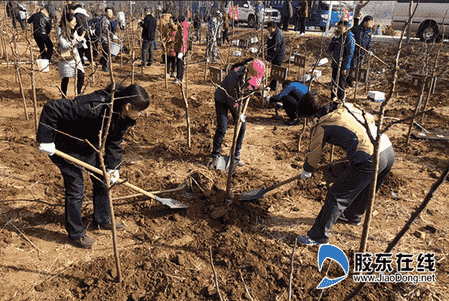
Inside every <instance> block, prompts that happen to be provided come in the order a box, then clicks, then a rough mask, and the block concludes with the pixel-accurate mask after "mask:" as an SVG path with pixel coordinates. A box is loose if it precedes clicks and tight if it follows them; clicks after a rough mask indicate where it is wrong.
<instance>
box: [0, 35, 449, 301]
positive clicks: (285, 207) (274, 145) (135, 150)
mask: <svg viewBox="0 0 449 301" xmlns="http://www.w3.org/2000/svg"><path fill="white" fill-rule="evenodd" d="M238 34H240V35H247V36H249V35H251V33H250V32H248V31H245V30H243V31H240V32H238V31H234V32H231V39H232V38H234V37H236V36H237V35H238ZM293 37H294V35H293V34H292V33H288V34H287V40H288V43H287V44H288V45H294V46H295V50H297V51H299V52H301V53H306V54H307V56H308V61H307V69H310V68H311V65H312V63H313V62H314V61H315V60H316V59H317V57H318V55H319V47H320V43H321V39H320V38H319V37H311V36H306V37H303V38H301V39H296V40H295V41H293ZM324 44H325V45H326V46H327V41H324ZM32 45H33V49H34V51H35V52H36V51H37V48H36V46H35V44H34V41H33V42H32ZM326 46H325V47H326ZM425 46H426V45H423V44H421V43H419V44H413V45H411V46H407V47H406V48H405V49H404V50H403V55H402V57H401V66H402V67H403V68H404V70H406V72H407V73H408V74H410V73H414V72H418V71H420V70H421V68H422V65H423V61H424V54H425ZM25 47H26V43H25V40H24V39H23V37H22V38H21V39H19V49H21V51H22V53H23V52H24V51H25V49H26V48H25ZM227 47H228V46H225V47H224V48H222V49H221V50H220V51H221V54H222V56H223V57H224V58H225V59H226V53H227ZM233 50H237V49H232V51H233ZM232 51H231V52H232ZM373 51H374V52H375V53H376V54H378V55H379V56H380V57H381V58H382V59H384V60H385V61H386V62H388V63H389V64H392V62H393V55H394V54H395V49H394V47H393V45H392V44H375V45H374V46H373ZM203 53H204V46H200V47H198V46H197V45H196V44H195V49H194V53H193V55H192V56H191V61H199V60H200V59H201V58H202V57H203ZM448 55H449V49H448V47H447V45H445V46H444V47H443V49H442V52H441V55H440V61H439V62H440V63H439V66H440V67H439V68H438V71H441V70H443V71H444V72H443V74H442V75H441V77H440V78H439V82H438V87H437V89H436V91H435V94H433V95H432V97H431V99H430V103H429V107H434V111H433V112H432V113H429V114H428V115H426V117H425V118H423V119H422V120H421V119H419V121H420V122H421V124H422V125H423V126H424V127H425V128H426V129H428V130H430V131H434V132H437V133H439V134H446V135H447V134H448V133H449V126H448V122H449V99H448V96H449V94H448V93H449V92H448V91H447V86H448V79H447V72H446V71H445V70H446V68H447V61H448ZM160 56H161V53H160V50H158V51H156V55H155V57H156V61H157V62H159V60H160ZM28 59H29V58H26V57H23V58H22V60H24V61H27V60H28ZM236 60H237V59H236V58H233V59H232V61H236ZM0 62H2V63H3V64H2V65H1V67H0V68H1V74H0V79H1V82H2V85H1V87H0V106H1V110H0V112H1V114H0V129H1V131H0V192H1V194H0V195H1V197H0V283H1V285H0V299H2V300H79V299H81V300H219V296H218V294H217V290H216V287H215V281H214V273H213V270H212V268H211V265H210V262H211V260H210V255H209V249H210V248H211V250H212V257H213V262H214V264H215V268H216V272H217V276H218V283H219V287H220V291H221V294H222V296H223V298H225V300H250V299H251V298H250V297H249V294H251V296H252V298H253V299H254V300H261V301H262V300H287V298H288V284H289V277H290V271H291V265H290V261H291V257H292V247H293V241H294V238H295V237H296V236H297V235H300V234H305V233H306V232H307V231H308V229H309V228H310V227H311V226H312V224H313V222H314V218H315V217H316V216H317V214H318V212H319V210H320V208H321V206H322V204H323V200H324V197H325V195H326V185H325V182H324V180H323V176H322V175H321V174H320V173H317V174H316V175H314V176H313V177H312V178H311V179H308V180H301V181H296V182H293V183H291V184H288V185H285V186H282V187H280V188H279V189H277V190H275V191H274V192H272V193H270V194H267V195H266V196H265V198H264V199H261V200H258V201H251V202H239V201H238V195H239V194H241V193H243V192H245V191H248V190H252V189H257V188H261V187H268V186H271V185H273V184H275V183H278V182H280V181H283V180H285V179H288V178H290V177H292V176H295V175H297V174H298V173H299V172H300V171H301V168H302V164H303V161H304V159H305V154H306V151H307V145H308V142H309V133H308V132H309V131H308V130H307V131H306V133H305V135H304V137H303V140H302V147H301V151H300V152H299V153H298V152H297V144H298V137H299V134H300V132H301V129H302V126H294V127H287V126H285V125H284V121H285V120H286V116H285V114H284V112H282V113H281V116H282V118H275V114H274V109H273V108H267V107H265V108H262V102H261V100H260V98H258V97H254V98H253V99H252V100H251V102H250V106H249V110H248V125H247V133H246V136H245V140H244V145H243V150H242V159H243V161H244V163H245V164H244V166H242V167H239V168H238V169H237V171H236V173H235V176H234V177H233V179H232V189H233V192H234V195H235V196H236V197H235V198H234V199H233V200H231V201H226V200H225V186H226V174H225V173H222V172H215V171H212V170H209V169H208V168H207V167H206V165H207V163H208V162H209V161H210V152H211V144H212V138H213V134H214V130H215V124H216V122H215V111H214V102H213V93H214V87H213V86H212V85H211V84H210V83H206V82H204V81H203V76H204V62H203V63H198V64H193V65H191V66H189V70H188V80H189V83H188V95H189V98H188V102H189V112H190V118H191V128H192V146H191V147H190V148H189V147H188V146H187V143H186V121H185V106H184V102H183V100H182V97H181V92H180V87H179V85H175V84H173V80H172V79H170V80H169V83H168V89H166V88H165V83H164V79H163V78H162V74H163V73H164V71H163V70H164V66H163V65H161V64H159V63H156V64H155V65H153V66H152V67H147V68H145V70H144V72H145V74H144V76H141V75H140V74H136V75H135V81H136V83H138V84H140V85H142V86H143V87H145V88H146V89H147V90H148V91H149V93H150V94H152V95H153V101H152V103H151V106H150V107H149V109H148V110H147V111H146V113H145V114H144V116H143V117H141V119H139V120H138V123H137V125H136V126H135V128H134V129H133V130H132V131H130V132H129V133H127V135H126V137H125V141H124V143H123V148H124V158H123V159H124V164H123V166H122V169H121V175H122V177H123V178H128V179H129V182H130V183H133V184H135V185H137V186H139V187H141V188H143V189H146V190H148V191H155V190H165V189H170V188H175V187H178V186H179V185H181V184H183V183H187V184H188V187H187V188H186V189H184V190H182V191H179V192H176V193H170V194H165V195H163V196H165V197H171V198H174V199H176V200H179V201H182V202H185V203H186V204H188V205H189V208H188V209H181V210H171V209H169V208H168V207H164V206H162V205H161V204H159V203H157V202H155V201H152V200H149V199H147V198H145V197H141V196H140V197H134V198H125V199H119V200H115V201H114V206H115V213H116V217H117V218H118V219H120V220H121V221H123V222H124V223H125V224H126V226H127V227H126V229H125V230H124V231H122V232H119V233H118V245H119V247H118V250H119V254H120V262H121V269H122V273H123V280H122V282H121V283H117V282H116V276H117V275H116V274H117V272H116V268H115V258H114V255H113V248H112V235H111V233H110V232H108V231H92V229H91V226H90V223H91V217H90V215H91V214H92V210H93V209H92V202H91V200H92V192H91V184H90V180H89V179H88V177H86V180H87V187H86V189H85V204H84V207H83V213H84V217H85V225H86V227H87V233H88V235H89V236H91V237H92V238H93V239H95V241H96V245H95V246H94V247H93V249H91V250H84V249H79V248H76V247H74V246H73V245H71V244H70V242H69V241H68V239H67V234H66V232H65V228H64V207H63V204H64V187H63V181H62V177H61V175H60V172H59V170H58V169H57V168H56V166H55V165H53V164H52V163H51V161H50V160H49V158H48V157H47V156H46V155H44V154H43V153H41V152H39V150H38V149H37V145H36V142H35V128H34V113H33V103H32V93H31V84H30V83H31V81H30V76H29V75H28V74H25V73H23V81H24V88H25V95H26V105H27V108H28V116H29V119H28V120H26V119H25V116H24V112H23V105H22V98H21V93H20V89H19V84H18V83H17V82H16V80H15V71H14V68H12V67H9V68H8V67H7V66H6V64H4V63H5V60H4V59H1V60H0ZM126 62H127V56H125V64H124V66H123V67H120V60H119V59H117V60H116V61H115V62H114V70H115V71H116V78H117V79H118V80H125V84H129V83H130V81H131V79H130V77H127V74H129V73H130V71H131V67H130V65H129V64H127V63H126ZM214 65H215V66H217V67H220V68H222V67H223V64H221V63H216V64H214ZM25 66H28V67H29V65H25ZM384 68H385V67H384V66H383V65H381V64H380V63H377V62H376V61H373V60H372V63H371V71H372V72H371V80H370V84H371V88H370V89H372V90H380V91H384V92H386V91H387V88H389V84H390V82H391V80H390V73H389V71H385V72H383V70H382V69H384ZM292 69H293V73H292V75H291V76H290V78H296V77H297V72H298V70H297V67H292ZM87 70H88V71H87V75H89V74H90V73H91V71H90V70H89V68H87ZM136 70H137V69H136ZM322 70H323V77H322V78H320V79H318V81H319V82H320V83H321V84H318V83H315V84H314V85H313V89H314V90H315V91H316V92H317V93H318V94H319V95H320V97H326V98H329V94H330V91H329V89H328V88H326V87H325V86H324V85H329V84H330V71H331V70H330V67H329V64H328V65H326V66H324V67H323V68H322ZM137 71H138V72H140V69H138V70H137ZM108 82H109V75H108V74H105V73H102V72H101V71H98V72H97V73H96V84H95V85H93V84H90V86H89V87H88V88H87V91H86V93H89V92H92V91H94V90H95V89H99V88H103V87H105V86H106V85H107V84H108ZM409 82H410V79H409V78H406V77H405V76H401V77H400V79H399V83H398V85H397V88H396V92H395V94H394V99H393V100H392V101H391V103H390V105H389V106H388V107H387V110H386V115H387V116H388V117H392V118H404V117H408V116H411V114H412V112H413V110H414V107H415V103H416V100H417V93H416V92H413V91H412V90H410V89H409ZM59 84H60V78H59V76H58V71H57V66H56V65H51V66H50V72H48V73H40V74H38V75H36V87H37V91H36V93H37V109H38V115H39V112H40V110H41V109H42V106H43V105H44V104H45V103H46V102H47V101H48V100H50V99H56V98H60V94H59V92H58V89H57V88H56V86H57V85H59ZM322 84H324V85H322ZM361 90H362V92H360V89H359V97H358V99H357V100H356V103H357V104H358V105H360V106H361V107H363V108H364V109H365V110H367V111H370V112H374V111H377V110H378V109H379V107H380V103H375V102H371V101H368V100H366V94H365V92H364V87H363V85H362V89H361ZM348 91H349V90H348ZM69 97H73V79H72V80H71V82H70V84H69ZM348 99H349V100H350V101H352V99H353V97H352V90H351V91H350V92H349V97H348ZM393 120H394V119H391V118H390V119H386V120H385V122H386V123H389V122H391V121H393ZM407 131H408V125H404V124H399V125H396V126H394V127H393V128H392V129H391V130H390V131H389V132H388V135H389V137H390V138H391V141H392V143H393V145H394V148H395V152H396V163H395V165H394V167H393V170H392V172H391V174H390V176H389V178H388V180H387V181H386V183H385V184H384V186H383V188H382V189H381V191H380V192H379V193H378V195H377V198H376V204H375V211H374V217H373V219H372V222H371V229H370V235H369V239H368V250H369V252H371V253H377V252H382V251H383V250H385V249H386V247H387V245H388V243H389V242H390V241H391V240H392V238H393V237H394V236H395V235H396V234H397V233H398V231H399V230H400V229H401V228H402V227H403V225H404V224H405V223H406V221H407V220H408V219H409V217H410V215H411V213H412V212H413V211H414V210H415V208H417V206H418V205H419V204H420V203H421V201H422V200H423V198H424V196H425V195H426V193H427V192H428V191H429V189H430V187H431V185H432V184H433V182H434V181H435V179H436V178H437V177H438V176H439V175H440V173H441V171H442V170H443V168H444V167H445V165H446V164H447V162H448V151H447V149H448V143H447V142H439V141H428V140H416V139H412V140H411V141H410V145H409V146H408V147H405V138H406V135H407ZM232 133H233V127H230V128H229V130H228V134H227V136H226V139H225V147H224V151H223V153H224V154H229V149H230V147H231V144H232ZM329 149H330V148H329V147H327V152H326V154H325V155H323V157H322V160H321V162H320V164H327V163H328V162H329ZM335 154H336V156H335V159H340V158H342V157H343V153H342V152H341V150H338V149H337V150H336V152H335ZM448 184H449V183H448V182H447V181H445V182H444V183H443V184H442V185H441V187H440V188H439V190H438V191H437V192H436V193H435V195H434V196H433V199H432V200H431V202H430V204H429V205H428V207H427V209H426V210H424V212H423V213H422V214H421V216H419V217H418V218H417V219H416V221H415V223H414V224H413V225H412V227H411V229H410V230H409V231H408V232H407V234H406V235H405V236H404V237H403V238H402V240H401V241H400V242H399V244H398V245H397V246H396V247H395V248H394V249H393V251H392V252H393V255H394V254H397V253H399V252H403V253H409V254H413V255H414V258H416V256H417V255H418V253H419V252H424V253H427V252H431V253H434V254H435V262H436V265H435V267H436V272H435V275H436V282H435V283H421V284H418V285H414V284H411V283H406V284H401V283H396V284H376V285H375V284H369V285H367V286H366V287H365V288H364V290H363V291H362V292H361V294H360V295H359V296H358V297H357V300H449V299H448V297H447V292H448V291H449V278H448V269H449V244H448V233H449V227H448V216H449V212H448V206H447V200H448V191H449V190H448V187H449V185H448ZM134 193H135V192H133V191H130V190H129V189H127V188H125V187H123V186H119V187H116V188H115V189H114V191H113V195H114V197H122V196H127V195H131V194H134ZM417 231H421V232H422V233H423V235H421V236H419V237H418V236H417V235H415V234H417ZM361 233H362V227H361V226H358V227H356V226H350V225H345V224H336V225H335V226H334V228H333V229H332V236H331V240H330V243H331V244H333V245H335V246H337V247H339V248H341V249H342V250H343V251H344V252H345V253H346V254H347V255H348V258H349V259H350V274H349V276H348V277H347V278H346V279H345V280H344V281H343V282H341V283H339V284H338V285H336V286H333V287H332V288H329V289H325V290H324V292H322V290H317V289H316V287H317V285H318V283H319V282H320V281H321V279H322V278H323V277H324V276H325V274H326V271H327V266H328V263H325V265H324V267H323V269H322V271H321V272H319V270H318V264H317V248H316V247H298V248H297V249H296V252H295V256H294V262H293V275H292V279H293V280H292V300H317V299H318V298H319V297H320V294H321V293H323V295H322V298H321V300H343V298H344V297H345V296H347V295H348V294H349V293H350V292H351V291H352V290H353V289H354V288H355V286H356V283H355V282H354V281H353V280H352V271H353V270H352V268H353V254H354V252H357V251H358V248H359V244H360V238H361ZM327 262H329V261H327ZM337 266H338V265H336V264H333V265H332V267H331V268H330V270H329V275H330V277H331V278H334V277H337V276H340V275H342V270H341V269H339V268H337ZM412 266H414V265H412ZM246 288H247V291H246Z"/></svg>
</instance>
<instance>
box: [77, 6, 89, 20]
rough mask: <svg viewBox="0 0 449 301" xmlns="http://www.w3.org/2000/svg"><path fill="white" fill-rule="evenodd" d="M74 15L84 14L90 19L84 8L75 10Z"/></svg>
mask: <svg viewBox="0 0 449 301" xmlns="http://www.w3.org/2000/svg"><path fill="white" fill-rule="evenodd" d="M73 13H74V14H83V15H85V16H86V17H88V18H89V14H88V13H87V11H86V10H85V9H84V8H82V7H78V8H77V9H75V11H74V12H73Z"/></svg>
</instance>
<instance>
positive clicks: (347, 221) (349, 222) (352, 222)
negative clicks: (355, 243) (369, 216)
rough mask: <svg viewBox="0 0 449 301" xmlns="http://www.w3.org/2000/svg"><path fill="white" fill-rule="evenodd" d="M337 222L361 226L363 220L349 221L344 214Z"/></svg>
mask: <svg viewBox="0 0 449 301" xmlns="http://www.w3.org/2000/svg"><path fill="white" fill-rule="evenodd" d="M337 220H338V221H340V222H342V223H345V224H350V225H353V226H360V225H361V224H362V219H349V218H347V217H346V215H345V213H344V212H343V213H342V214H341V215H340V217H339V218H338V219H337Z"/></svg>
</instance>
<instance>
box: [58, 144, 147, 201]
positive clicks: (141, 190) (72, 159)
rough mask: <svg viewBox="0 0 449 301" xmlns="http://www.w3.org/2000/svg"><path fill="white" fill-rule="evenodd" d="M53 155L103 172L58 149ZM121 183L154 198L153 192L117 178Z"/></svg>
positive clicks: (99, 172)
mask: <svg viewBox="0 0 449 301" xmlns="http://www.w3.org/2000/svg"><path fill="white" fill-rule="evenodd" d="M55 155H57V156H59V157H61V158H64V159H66V160H67V161H70V162H72V163H75V164H78V165H79V166H82V167H84V168H86V169H87V170H90V171H92V172H95V173H97V174H99V175H103V172H102V171H101V170H100V169H98V168H96V167H94V166H92V165H90V164H87V163H86V162H83V161H81V160H79V159H77V158H74V157H72V156H70V155H67V154H66V153H63V152H61V151H59V150H56V151H55ZM122 183H123V185H125V186H126V187H129V188H131V189H132V190H135V191H137V192H140V193H141V194H144V195H146V196H147V197H150V198H152V199H156V197H155V195H154V194H152V193H150V192H148V191H146V190H143V189H142V188H139V187H137V186H134V185H133V184H131V183H128V182H126V181H125V180H121V179H119V180H118V181H117V184H122Z"/></svg>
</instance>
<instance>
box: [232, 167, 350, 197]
mask: <svg viewBox="0 0 449 301" xmlns="http://www.w3.org/2000/svg"><path fill="white" fill-rule="evenodd" d="M341 162H347V161H335V162H332V163H331V164H332V165H334V164H337V163H341ZM328 167H329V165H324V166H321V167H318V168H317V169H315V171H314V172H317V171H321V170H323V169H326V168H328ZM300 177H301V175H297V176H294V177H293V178H290V179H288V180H285V181H282V182H280V183H278V184H275V185H273V186H270V187H268V188H265V189H256V190H251V191H247V192H244V193H242V195H240V198H239V199H240V201H253V200H258V199H261V198H263V197H264V196H265V194H266V193H267V192H269V191H271V190H273V189H276V188H278V187H280V186H282V185H285V184H288V183H290V182H293V181H295V180H299V179H300Z"/></svg>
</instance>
